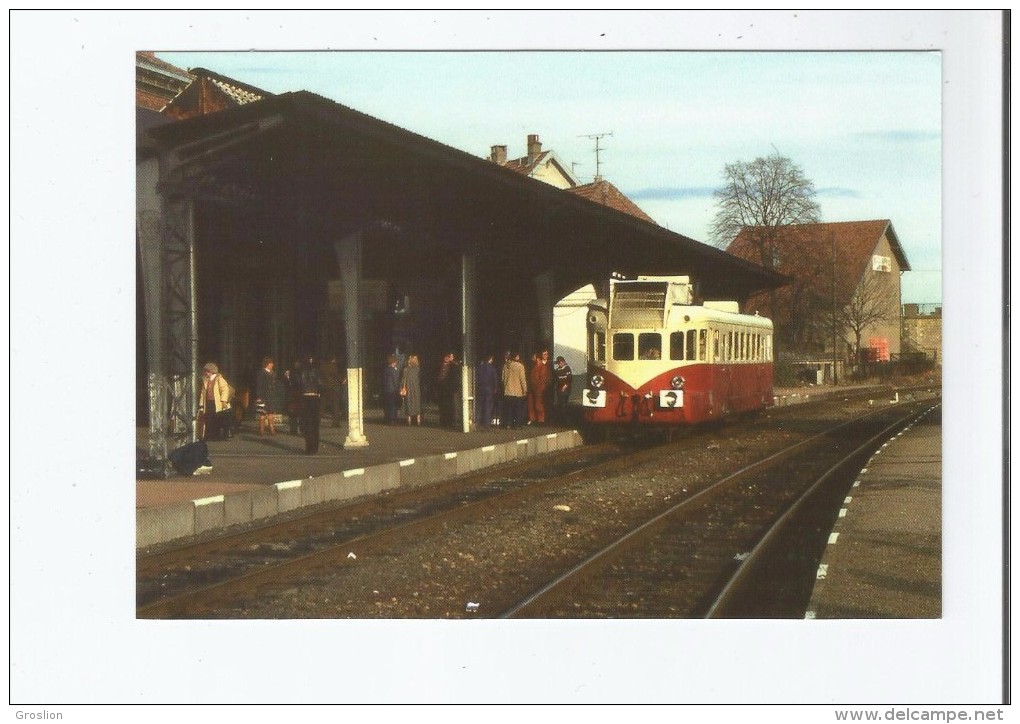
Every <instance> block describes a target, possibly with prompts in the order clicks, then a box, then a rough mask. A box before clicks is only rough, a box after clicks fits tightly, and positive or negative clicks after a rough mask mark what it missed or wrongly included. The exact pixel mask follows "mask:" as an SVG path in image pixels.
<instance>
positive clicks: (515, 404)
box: [502, 352, 528, 430]
mask: <svg viewBox="0 0 1020 724" xmlns="http://www.w3.org/2000/svg"><path fill="white" fill-rule="evenodd" d="M502 381H503V417H504V418H505V419H504V423H505V424H506V426H507V427H509V428H510V429H511V430H513V429H514V428H515V427H518V426H519V425H520V424H521V423H523V422H524V409H525V406H524V398H525V397H526V396H527V394H528V373H527V372H525V370H524V364H523V363H522V362H521V355H520V353H519V352H515V353H513V354H512V355H510V358H509V359H507V361H506V363H505V364H504V365H503V375H502Z"/></svg>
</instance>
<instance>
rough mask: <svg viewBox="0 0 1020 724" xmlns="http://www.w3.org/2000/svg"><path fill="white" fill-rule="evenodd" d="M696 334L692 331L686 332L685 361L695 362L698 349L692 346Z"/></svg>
mask: <svg viewBox="0 0 1020 724" xmlns="http://www.w3.org/2000/svg"><path fill="white" fill-rule="evenodd" d="M695 335H696V332H695V331H694V330H693V329H688V330H687V359H689V360H696V359H697V358H698V355H697V351H698V348H697V346H696V345H695V344H694V338H695Z"/></svg>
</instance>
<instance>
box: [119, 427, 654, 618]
mask: <svg viewBox="0 0 1020 724" xmlns="http://www.w3.org/2000/svg"><path fill="white" fill-rule="evenodd" d="M607 447H609V446H607ZM588 452H589V454H590V450H589V451H588ZM653 454H658V453H657V449H656V448H649V449H642V450H640V451H638V452H636V453H635V452H630V453H623V454H620V455H617V456H614V457H612V458H611V459H609V460H602V461H599V462H596V463H595V464H593V465H588V466H586V467H583V468H580V469H577V470H572V471H570V472H567V473H564V474H562V475H557V476H554V477H551V478H547V479H544V480H536V481H532V482H531V483H529V484H528V485H527V486H525V487H523V488H517V489H514V490H510V491H506V492H503V493H497V494H494V495H492V496H489V497H486V498H483V499H480V500H476V501H472V502H469V503H464V504H461V505H458V506H456V507H453V508H449V509H446V510H442V511H439V512H437V513H434V514H431V515H427V516H425V517H423V518H419V519H417V520H413V521H407V522H405V523H400V524H397V525H394V526H391V527H388V528H386V529H384V530H380V531H377V532H373V533H368V534H365V535H361V536H357V537H354V538H351V539H348V540H345V541H342V542H340V543H335V544H331V545H329V546H328V547H326V548H324V549H322V550H319V551H313V552H311V553H306V554H303V555H300V556H297V557H295V558H291V559H289V560H286V561H280V562H278V563H269V564H266V565H264V566H263V567H261V568H259V569H257V570H254V571H248V572H246V573H244V574H242V575H240V576H233V577H231V578H226V579H224V580H222V581H217V582H215V583H211V584H208V585H206V586H203V587H201V588H197V589H193V590H191V591H186V592H183V593H180V594H177V595H174V596H169V597H167V598H163V599H159V600H157V601H153V602H151V603H147V604H145V605H142V606H138V607H137V608H136V609H135V615H136V617H137V618H170V617H173V616H177V615H184V614H187V613H189V612H194V611H193V609H194V608H196V607H208V606H209V605H211V604H213V603H218V602H221V601H223V600H227V599H230V598H236V597H237V595H236V593H235V592H234V591H233V590H232V589H236V588H243V589H245V590H252V589H258V588H260V587H266V586H269V585H273V584H274V583H276V582H278V581H281V580H286V579H287V578H288V577H290V576H291V575H292V573H293V572H295V571H298V572H299V571H303V570H308V569H315V568H321V567H323V566H328V565H337V564H339V565H346V564H348V563H349V560H348V556H349V554H350V553H351V552H354V551H361V552H362V553H364V552H365V550H366V548H368V549H369V550H371V548H372V547H373V546H381V545H384V544H388V543H390V542H392V541H393V540H394V539H399V538H400V537H402V536H403V537H407V536H408V535H409V534H410V533H420V532H422V531H427V530H429V529H430V528H439V527H441V526H443V525H445V524H448V523H450V522H451V521H458V520H461V519H464V518H470V517H471V516H473V515H474V513H475V512H476V511H477V510H478V509H479V508H480V507H481V506H483V505H492V504H497V505H504V506H505V505H509V504H513V503H515V502H517V501H519V500H527V499H529V498H534V497H537V496H540V495H542V494H544V493H546V492H547V491H549V490H551V489H554V488H557V487H559V486H561V485H564V484H566V483H568V482H572V481H573V479H575V478H577V477H578V476H580V475H587V474H591V473H593V472H594V473H600V472H601V473H605V472H609V471H613V470H615V469H619V468H626V467H630V466H632V465H634V464H635V461H641V460H642V459H643V458H647V457H648V456H650V455H653ZM352 549H354V550H352Z"/></svg>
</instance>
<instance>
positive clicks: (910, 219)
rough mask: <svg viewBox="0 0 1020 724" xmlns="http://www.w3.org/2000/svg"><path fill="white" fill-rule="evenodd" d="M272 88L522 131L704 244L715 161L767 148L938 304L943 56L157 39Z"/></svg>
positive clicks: (439, 127) (476, 139) (513, 140)
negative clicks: (357, 46)
mask: <svg viewBox="0 0 1020 724" xmlns="http://www.w3.org/2000/svg"><path fill="white" fill-rule="evenodd" d="M159 57H161V58H163V59H164V60H166V61H168V62H171V63H174V64H175V65H179V66H182V67H189V68H191V67H205V68H208V69H210V70H213V71H216V72H219V73H222V74H225V75H228V76H231V77H233V78H236V79H238V80H241V81H244V82H247V83H250V84H252V85H255V86H258V87H261V88H264V89H265V90H268V91H271V92H277V93H279V92H285V91H293V90H309V91H313V92H315V93H318V94H321V95H323V96H325V97H327V98H330V99H332V100H335V101H337V102H339V103H342V104H344V105H347V106H350V107H352V108H355V109H357V110H359V111H362V112H365V113H368V114H370V115H373V116H376V117H378V118H381V119H383V120H385V121H388V122H390V123H394V124H396V125H398V126H402V127H404V128H407V129H408V130H411V131H414V132H416V133H419V134H421V135H424V136H427V137H429V138H432V139H435V140H437V141H440V142H442V143H445V144H448V145H450V146H453V147H455V148H459V149H461V150H463V151H466V152H468V153H472V154H474V155H477V156H486V155H487V154H488V152H489V147H490V146H492V145H495V144H501V145H507V146H508V153H509V155H510V157H516V156H521V155H524V153H525V139H526V137H527V135H528V134H529V133H537V134H539V136H540V138H541V140H542V142H543V147H544V148H547V149H552V150H554V151H555V152H556V153H557V155H558V156H559V157H560V158H561V159H563V161H565V162H566V163H568V164H571V166H572V167H573V169H574V171H575V173H576V174H577V175H578V176H579V177H580V179H581V180H582V181H587V180H590V179H591V178H592V177H593V176H594V174H595V154H594V141H593V140H592V139H591V138H588V136H590V135H593V134H602V133H606V134H608V133H612V135H611V136H608V135H607V136H605V137H603V138H602V139H601V140H600V146H601V148H602V151H601V153H600V166H601V173H602V175H603V176H604V177H605V178H606V179H608V180H609V181H612V182H613V183H614V184H616V185H617V186H618V187H619V188H620V189H621V190H622V191H623V192H624V193H625V194H627V195H628V196H629V197H630V198H631V199H633V200H634V201H635V202H636V203H637V204H638V205H639V206H641V207H642V208H643V209H644V210H645V211H646V212H647V213H648V214H649V215H651V216H652V217H653V218H654V219H655V220H656V221H657V222H658V223H660V224H662V225H663V226H666V227H668V228H670V229H672V230H673V231H677V232H679V233H682V234H685V235H687V236H690V237H693V238H695V239H698V240H699V241H707V240H708V233H709V228H710V225H711V222H712V218H713V216H714V214H715V212H716V205H715V201H714V198H713V196H712V192H713V191H714V189H715V188H716V187H717V186H718V185H719V184H720V182H721V179H722V171H723V167H724V166H725V164H727V163H732V162H734V161H749V160H751V159H753V158H755V157H756V156H761V155H767V154H770V153H772V152H773V151H774V150H777V151H779V152H780V153H781V154H783V155H785V156H788V157H790V158H791V159H792V160H793V161H794V162H795V163H797V164H798V165H800V166H801V168H802V169H803V170H804V173H805V174H806V175H807V177H808V178H809V179H811V180H812V181H813V182H814V184H815V187H816V189H817V191H818V201H819V203H820V205H821V211H822V218H823V220H824V221H853V220H867V219H886V218H887V219H890V220H891V221H892V222H893V226H894V227H895V229H896V232H897V234H898V235H899V238H900V241H901V243H902V244H903V246H904V249H905V251H906V254H907V258H908V259H909V261H910V264H911V267H912V268H913V271H911V272H908V273H907V274H905V275H904V276H903V290H904V294H903V297H904V301H906V302H920V303H929V302H940V301H941V271H940V270H941V242H942V230H941V210H942V209H941V183H940V173H941V140H942V133H941V115H940V113H941V90H940V85H941V55H940V53H938V52H934V51H929V52H925V51H913V52H903V51H899V52H817V51H815V52H809V51H799V52H732V51H730V52H727V51H717V52H677V51H615V52H591V51H586V52H582V51H566V52H562V51H544V52H535V51H503V52H496V51H474V52H469V51H461V52H350V51H346V52H243V53H238V52H215V53H207V52H206V53H203V52H165V53H164V52H160V53H159Z"/></svg>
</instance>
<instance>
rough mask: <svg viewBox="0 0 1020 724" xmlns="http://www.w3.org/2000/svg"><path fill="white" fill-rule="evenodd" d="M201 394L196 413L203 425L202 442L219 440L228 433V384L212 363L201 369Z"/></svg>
mask: <svg viewBox="0 0 1020 724" xmlns="http://www.w3.org/2000/svg"><path fill="white" fill-rule="evenodd" d="M202 376H203V383H202V394H201V395H199V400H198V411H199V412H200V413H201V419H202V420H203V422H204V423H205V434H204V435H200V437H202V439H204V440H219V439H221V438H223V437H226V435H227V433H228V432H229V431H230V420H229V419H228V418H229V414H230V384H229V383H228V382H227V380H226V378H225V377H224V376H223V375H221V374H220V370H219V368H218V367H217V366H216V365H215V364H213V363H212V362H208V363H206V365H205V366H204V367H203V368H202Z"/></svg>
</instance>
